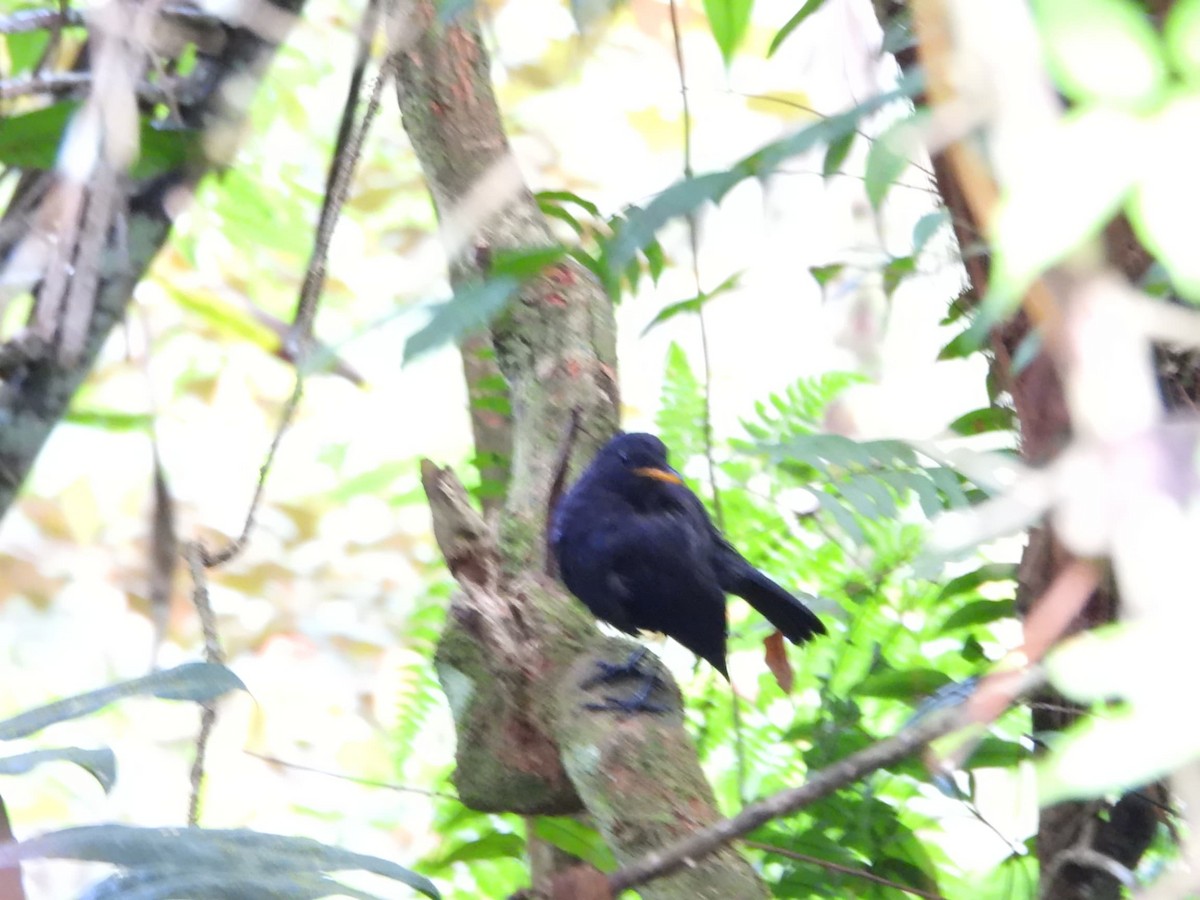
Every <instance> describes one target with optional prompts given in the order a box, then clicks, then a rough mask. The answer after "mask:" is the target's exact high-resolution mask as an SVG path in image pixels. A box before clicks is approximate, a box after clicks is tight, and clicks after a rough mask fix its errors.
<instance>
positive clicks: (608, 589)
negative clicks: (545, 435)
mask: <svg viewBox="0 0 1200 900" xmlns="http://www.w3.org/2000/svg"><path fill="white" fill-rule="evenodd" d="M550 544H551V547H552V550H553V553H554V556H555V560H556V562H557V563H558V571H559V576H560V578H561V579H562V581H563V583H564V584H565V585H566V587H567V589H568V590H569V591H570V592H571V593H572V594H574V595H575V597H577V598H578V599H579V600H581V601H582V602H583V603H584V605H585V606H587V608H588V609H589V610H591V612H592V614H593V615H595V616H596V618H598V619H600V620H602V621H604V622H607V623H609V624H610V625H612V626H614V627H616V628H618V629H620V630H621V631H624V632H626V633H628V634H631V635H634V636H636V635H637V634H638V632H640V631H657V632H661V633H663V634H665V635H667V636H668V637H670V638H673V639H674V640H676V641H677V642H679V643H680V644H682V645H683V646H684V647H686V648H687V649H688V650H691V651H692V652H693V653H694V654H696V655H697V656H698V657H700V658H701V659H703V660H706V661H707V662H708V663H709V664H710V665H711V666H712V667H713V668H714V669H716V670H717V671H718V672H720V673H721V675H722V676H724V678H725V679H726V680H728V679H729V670H728V665H727V661H726V641H727V638H728V631H729V628H728V620H727V617H726V609H725V606H726V594H736V595H737V596H739V597H742V598H743V599H745V600H746V601H748V602H749V603H750V605H751V606H753V607H754V608H755V609H756V610H758V611H759V612H760V613H761V614H762V615H763V616H765V617H766V618H767V620H768V621H770V623H771V624H772V625H774V626H775V627H776V628H777V629H779V631H780V632H782V633H783V636H784V637H786V638H787V639H788V640H789V641H791V642H792V643H794V644H803V643H805V642H807V641H809V640H811V639H813V638H814V637H816V636H817V635H821V634H825V633H826V629H825V625H824V624H823V623H822V622H821V620H820V619H819V618H817V616H816V614H815V613H813V611H812V610H810V609H809V608H808V607H807V606H805V605H804V604H803V603H801V602H800V601H799V600H797V599H796V598H795V597H794V596H792V594H790V593H789V592H788V591H787V590H785V589H784V588H782V587H780V586H779V585H778V584H776V583H775V582H774V581H772V580H771V579H770V578H769V577H768V576H767V575H765V574H764V573H762V572H760V571H759V570H758V569H756V568H755V567H754V566H752V565H750V563H749V562H747V561H746V559H745V557H743V556H742V555H741V554H740V553H739V552H738V551H737V550H736V549H734V547H733V545H732V544H730V543H729V541H728V540H726V539H725V537H724V535H722V534H721V532H720V531H719V530H718V529H717V527H716V526H715V525H714V524H713V521H712V519H711V518H709V515H708V511H707V510H706V509H705V508H704V504H703V503H702V502H701V500H700V498H699V497H697V496H696V494H695V493H693V492H692V490H691V489H690V488H689V487H688V486H687V485H686V484H685V483H684V481H683V478H681V477H680V475H679V473H678V472H676V471H675V470H674V469H673V468H671V466H670V464H669V463H668V451H667V448H666V445H664V444H663V442H662V441H661V440H659V438H657V437H656V436H654V435H652V434H645V433H640V432H631V433H625V432H622V433H618V434H617V435H616V436H615V437H613V438H612V439H611V440H610V441H609V442H608V443H607V444H605V445H604V446H603V447H602V448H601V449H600V451H599V452H598V453H597V454H596V456H595V458H594V459H593V460H592V462H591V464H590V465H589V466H588V467H587V468H586V469H585V470H584V472H583V474H582V475H580V477H579V479H578V480H577V481H576V482H575V484H574V485H573V486H572V487H571V489H570V490H569V491H567V493H566V495H565V496H563V498H562V499H561V501H560V502H559V503H558V505H557V507H556V508H555V511H554V515H553V517H552V522H551V530H550ZM644 654H645V649H644V648H642V649H641V650H639V651H638V652H636V653H635V654H633V655H632V656H631V657H630V659H629V660H628V661H627V662H626V663H625V664H623V665H620V666H616V665H613V664H610V663H601V664H600V672H599V674H598V675H597V676H596V677H595V678H592V679H589V680H588V681H587V682H585V683H584V685H583V687H585V688H586V687H589V686H591V685H592V684H594V683H595V682H597V681H604V682H607V681H612V680H616V679H618V678H620V677H623V676H625V675H631V674H638V673H639V672H640V670H639V669H638V663H639V662H640V661H641V659H642V657H643V656H644ZM641 674H643V675H644V674H645V673H641ZM651 690H652V685H650V684H647V685H646V686H644V688H643V690H642V691H641V692H640V693H639V694H635V695H633V696H632V697H631V698H627V699H626V700H624V701H619V700H616V699H614V698H609V701H610V706H615V707H619V708H621V709H625V710H626V711H631V712H632V711H637V710H639V709H651V708H652V707H651V705H650V704H648V703H647V702H646V699H647V697H648V696H649V693H650V691H651ZM596 708H609V707H596Z"/></svg>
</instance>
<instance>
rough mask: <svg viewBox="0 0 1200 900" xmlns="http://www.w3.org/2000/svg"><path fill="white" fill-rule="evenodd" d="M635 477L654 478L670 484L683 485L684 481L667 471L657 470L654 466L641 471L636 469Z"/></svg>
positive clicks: (634, 471)
mask: <svg viewBox="0 0 1200 900" xmlns="http://www.w3.org/2000/svg"><path fill="white" fill-rule="evenodd" d="M633 474H634V475H641V476H642V477H643V478H654V479H656V480H658V481H665V482H668V483H669V484H683V479H682V478H680V477H679V476H678V475H676V474H675V473H674V472H671V471H669V470H667V469H656V468H654V467H653V466H645V467H644V468H641V469H634V470H633Z"/></svg>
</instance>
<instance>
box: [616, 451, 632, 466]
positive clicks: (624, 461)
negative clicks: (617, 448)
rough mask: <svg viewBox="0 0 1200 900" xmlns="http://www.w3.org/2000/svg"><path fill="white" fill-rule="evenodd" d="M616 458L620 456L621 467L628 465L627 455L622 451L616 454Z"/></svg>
mask: <svg viewBox="0 0 1200 900" xmlns="http://www.w3.org/2000/svg"><path fill="white" fill-rule="evenodd" d="M618 456H620V458H621V465H623V466H627V465H629V454H628V453H626V452H625V451H624V450H622V451H621V452H620V453H619V454H618Z"/></svg>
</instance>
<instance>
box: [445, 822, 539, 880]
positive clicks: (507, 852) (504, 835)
mask: <svg viewBox="0 0 1200 900" xmlns="http://www.w3.org/2000/svg"><path fill="white" fill-rule="evenodd" d="M524 855H525V838H523V837H521V835H519V834H513V833H512V832H502V831H491V832H488V833H487V834H485V835H484V836H483V837H481V838H478V839H475V840H470V841H463V842H462V843H459V844H457V845H455V846H453V847H451V848H450V849H449V850H447V851H446V852H445V853H443V854H442V855H441V856H439V857H438V858H437V860H436V861H434V862H431V863H430V864H429V865H430V868H432V869H433V870H434V871H437V870H439V869H445V868H447V867H448V866H450V865H451V864H453V863H459V862H472V861H474V860H477V859H521V858H522V857H524Z"/></svg>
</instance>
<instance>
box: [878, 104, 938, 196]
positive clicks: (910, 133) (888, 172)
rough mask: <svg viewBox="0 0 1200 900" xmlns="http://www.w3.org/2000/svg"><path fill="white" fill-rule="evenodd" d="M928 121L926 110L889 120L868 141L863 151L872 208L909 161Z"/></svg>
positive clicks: (884, 194)
mask: <svg viewBox="0 0 1200 900" xmlns="http://www.w3.org/2000/svg"><path fill="white" fill-rule="evenodd" d="M928 122H929V112H928V111H927V110H917V111H916V112H915V113H913V114H912V115H911V116H908V117H907V118H904V119H901V120H900V121H898V122H893V123H892V124H891V125H889V126H888V127H887V128H886V129H885V130H884V132H883V133H882V134H881V135H879V136H878V137H877V138H875V140H874V141H872V142H871V149H870V150H868V151H867V170H866V188H867V199H868V200H870V201H871V206H872V207H873V208H874V209H879V207H880V206H882V205H883V199H884V197H886V196H887V192H888V190H889V189H890V188H891V186H892V185H893V184H895V183H896V179H898V178H899V177H900V176H901V175H903V174H904V170H905V169H907V168H908V167H909V165H910V164H911V163H912V159H913V156H914V155H915V154H916V152H917V150H918V148H920V147H921V145H922V140H923V135H924V132H925V128H926V126H927V124H928Z"/></svg>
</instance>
